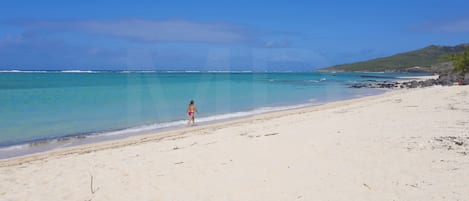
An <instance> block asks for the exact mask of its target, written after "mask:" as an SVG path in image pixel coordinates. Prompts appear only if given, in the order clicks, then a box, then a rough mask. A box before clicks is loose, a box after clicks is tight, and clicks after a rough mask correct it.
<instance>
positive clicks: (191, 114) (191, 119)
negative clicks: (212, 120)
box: [187, 100, 199, 126]
mask: <svg viewBox="0 0 469 201" xmlns="http://www.w3.org/2000/svg"><path fill="white" fill-rule="evenodd" d="M194 112H197V114H199V111H198V110H197V108H196V107H195V104H194V101H193V100H191V102H190V103H189V106H188V107H187V115H188V116H189V121H188V122H187V126H189V125H190V123H191V122H192V125H195V118H194V115H195V114H194Z"/></svg>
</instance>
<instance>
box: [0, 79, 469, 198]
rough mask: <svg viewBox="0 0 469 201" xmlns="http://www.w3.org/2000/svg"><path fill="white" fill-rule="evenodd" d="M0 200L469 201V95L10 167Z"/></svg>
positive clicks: (181, 135) (260, 122) (339, 105)
mask: <svg viewBox="0 0 469 201" xmlns="http://www.w3.org/2000/svg"><path fill="white" fill-rule="evenodd" d="M91 178H93V180H92V185H91ZM0 200H2V201H4V200H14V201H18V200H34V201H37V200H47V201H52V200H79V201H84V200H113V201H116V200H347V201H350V200H426V201H429V200H469V86H454V87H430V88H422V89H404V90H398V91H394V92H389V93H386V94H384V95H378V96H373V97H366V98H360V99H355V100H349V101H342V102H336V103H330V104H326V105H323V106H318V107H311V108H304V109H298V110H290V111H283V112H276V113H270V114H264V115H258V116H255V117H251V118H246V119H242V120H236V121H231V122H224V123H218V124H213V125H208V126H199V127H194V128H187V129H182V130H176V131H171V132H166V133H159V134H154V135H147V136H139V137H133V138H129V139H124V140H118V141H113V142H104V143H98V144H91V145H85V146H80V147H75V148H67V149H60V150H54V151H51V152H47V153H42V154H35V155H30V156H26V157H21V158H14V159H9V160H2V161H0Z"/></svg>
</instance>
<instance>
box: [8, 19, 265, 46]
mask: <svg viewBox="0 0 469 201" xmlns="http://www.w3.org/2000/svg"><path fill="white" fill-rule="evenodd" d="M13 24H15V25H20V26H24V27H26V28H27V29H29V31H31V32H36V33H37V32H39V33H41V32H80V33H86V34H93V35H104V36H114V37H119V38H126V39H130V40H133V41H138V42H208V43H247V42H252V41H254V40H256V37H257V36H256V33H255V32H254V31H253V30H252V29H249V28H248V27H245V26H240V25H236V24H229V23H207V22H195V21H189V20H152V19H120V20H22V21H15V22H14V23H13Z"/></svg>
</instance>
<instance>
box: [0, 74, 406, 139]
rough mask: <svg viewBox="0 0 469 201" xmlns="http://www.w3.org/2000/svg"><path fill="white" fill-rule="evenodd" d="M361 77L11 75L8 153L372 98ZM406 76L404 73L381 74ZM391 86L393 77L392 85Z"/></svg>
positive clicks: (0, 117) (3, 102) (3, 117)
mask: <svg viewBox="0 0 469 201" xmlns="http://www.w3.org/2000/svg"><path fill="white" fill-rule="evenodd" d="M360 75H363V74H357V73H233V72H232V73H208V72H204V73H200V72H196V73H184V72H145V73H143V72H4V73H0V147H8V146H12V145H18V144H24V143H29V142H35V141H38V140H48V139H57V138H61V137H67V136H79V135H99V134H109V133H113V134H116V135H118V134H122V133H126V132H127V133H128V132H137V131H142V130H157V129H161V128H165V127H170V126H182V125H184V124H185V120H186V118H187V117H186V108H187V104H188V103H189V101H190V100H194V101H195V103H196V105H197V107H198V108H199V111H200V115H199V116H197V118H196V121H198V122H208V121H213V120H221V119H227V118H233V117H242V116H246V115H252V114H256V113H262V112H268V111H274V110H279V109H286V108H290V107H296V106H304V105H314V104H321V103H325V102H329V101H334V100H342V99H349V98H353V97H357V96H364V95H371V94H376V93H379V92H380V91H382V90H372V89H351V88H348V84H350V83H351V82H354V81H359V80H364V79H370V78H362V77H360ZM379 75H380V76H384V75H386V76H398V74H379ZM387 79H389V78H387Z"/></svg>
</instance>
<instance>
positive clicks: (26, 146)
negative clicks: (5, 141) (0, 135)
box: [0, 144, 30, 152]
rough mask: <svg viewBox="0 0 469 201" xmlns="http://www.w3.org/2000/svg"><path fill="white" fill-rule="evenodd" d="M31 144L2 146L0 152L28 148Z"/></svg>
mask: <svg viewBox="0 0 469 201" xmlns="http://www.w3.org/2000/svg"><path fill="white" fill-rule="evenodd" d="M29 146H30V145H29V144H20V145H13V146H8V147H1V148H0V152H7V151H15V150H22V149H26V148H28V147H29Z"/></svg>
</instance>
